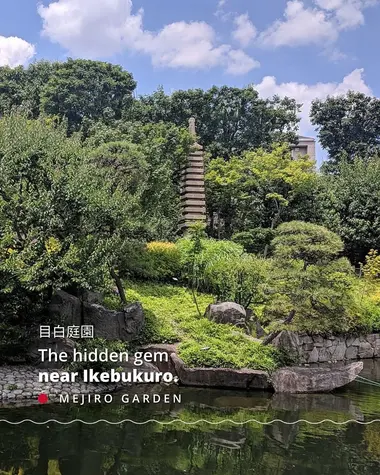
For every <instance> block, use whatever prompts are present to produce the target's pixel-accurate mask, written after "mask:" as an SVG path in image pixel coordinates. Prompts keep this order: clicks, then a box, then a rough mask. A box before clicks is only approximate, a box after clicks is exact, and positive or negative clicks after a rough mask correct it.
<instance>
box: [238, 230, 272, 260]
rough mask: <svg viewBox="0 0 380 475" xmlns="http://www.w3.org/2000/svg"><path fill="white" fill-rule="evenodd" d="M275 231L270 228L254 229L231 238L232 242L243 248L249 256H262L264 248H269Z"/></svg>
mask: <svg viewBox="0 0 380 475" xmlns="http://www.w3.org/2000/svg"><path fill="white" fill-rule="evenodd" d="M274 235H275V231H273V230H272V229H270V228H254V229H251V230H250V231H242V232H240V233H236V234H234V235H233V236H232V238H231V239H232V241H233V242H235V243H237V244H240V245H241V246H243V247H244V249H245V251H246V252H248V253H250V254H264V249H265V246H269V245H270V243H271V241H272V239H273V238H274Z"/></svg>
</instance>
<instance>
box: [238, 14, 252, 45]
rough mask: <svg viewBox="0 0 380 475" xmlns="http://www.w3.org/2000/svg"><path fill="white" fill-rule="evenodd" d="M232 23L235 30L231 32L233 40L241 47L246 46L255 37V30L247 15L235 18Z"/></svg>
mask: <svg viewBox="0 0 380 475" xmlns="http://www.w3.org/2000/svg"><path fill="white" fill-rule="evenodd" d="M234 23H235V26H236V29H235V30H234V31H233V32H232V36H233V38H234V39H235V40H236V41H237V42H238V43H240V44H241V46H242V47H246V46H248V45H249V44H250V43H251V41H252V40H253V39H254V38H255V37H256V35H257V30H256V28H255V26H254V24H253V23H252V22H251V20H250V19H249V16H248V13H246V14H245V15H239V16H237V17H236V18H235V20H234Z"/></svg>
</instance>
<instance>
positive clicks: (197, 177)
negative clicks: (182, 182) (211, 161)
mask: <svg viewBox="0 0 380 475" xmlns="http://www.w3.org/2000/svg"><path fill="white" fill-rule="evenodd" d="M204 179H205V177H204V175H203V174H200V173H194V172H191V173H186V181H187V180H201V181H204Z"/></svg>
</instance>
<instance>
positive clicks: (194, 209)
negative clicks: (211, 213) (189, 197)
mask: <svg viewBox="0 0 380 475" xmlns="http://www.w3.org/2000/svg"><path fill="white" fill-rule="evenodd" d="M182 213H183V214H184V215H187V214H201V215H205V214H206V207H205V206H203V207H202V206H185V207H184V208H182Z"/></svg>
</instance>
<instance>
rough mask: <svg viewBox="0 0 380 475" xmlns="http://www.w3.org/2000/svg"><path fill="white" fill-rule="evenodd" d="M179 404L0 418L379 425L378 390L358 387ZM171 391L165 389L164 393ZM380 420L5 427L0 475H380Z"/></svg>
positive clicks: (372, 369)
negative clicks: (326, 392) (317, 393)
mask: <svg viewBox="0 0 380 475" xmlns="http://www.w3.org/2000/svg"><path fill="white" fill-rule="evenodd" d="M362 376H365V377H368V378H370V379H372V380H376V381H379V382H380V362H376V363H375V362H373V361H368V362H366V367H365V371H364V372H363V373H362ZM180 391H181V394H182V398H183V399H182V403H181V404H171V405H170V404H169V405H160V404H156V405H145V406H142V405H139V406H135V407H133V406H122V405H120V404H116V403H114V404H112V405H106V406H104V405H101V406H98V405H95V406H92V407H89V406H86V407H82V408H80V407H77V406H75V407H73V406H72V405H71V406H70V405H66V404H61V405H46V406H29V407H11V406H3V407H1V406H0V419H3V418H5V419H7V420H10V421H20V420H22V419H25V418H32V419H33V420H35V421H45V420H47V419H51V418H54V419H57V420H60V421H71V420H73V419H76V418H81V419H83V420H85V421H88V422H91V421H96V420H98V419H107V420H109V421H120V420H122V419H133V420H134V421H145V420H147V419H151V418H155V419H157V420H159V421H162V422H169V421H171V420H173V419H174V418H179V419H181V420H183V421H186V422H188V423H191V422H195V421H197V420H198V419H206V420H208V421H211V422H214V423H217V422H219V421H222V420H223V419H226V418H227V419H232V420H233V421H236V422H243V421H246V420H248V419H256V420H258V421H261V422H270V421H272V420H273V419H282V420H283V421H286V422H289V423H290V422H293V421H296V420H298V419H306V420H308V421H312V422H318V421H321V420H322V419H331V420H333V421H336V422H344V421H347V420H349V419H355V420H360V421H362V422H368V421H371V420H374V419H380V387H379V388H378V387H374V386H369V385H365V384H362V383H352V384H351V385H350V386H348V387H347V388H345V389H344V390H341V391H339V392H335V393H334V394H324V395H307V396H303V395H300V396H288V397H284V396H278V395H272V394H268V393H245V392H236V391H219V390H194V389H181V390H180ZM166 392H167V391H166ZM379 473H380V423H379V422H376V423H373V424H371V425H359V424H357V423H355V422H351V423H349V424H347V425H334V424H332V423H329V422H326V423H324V424H321V425H314V426H313V425H310V424H307V423H304V422H301V423H298V424H293V425H286V424H284V423H282V422H274V423H273V424H270V425H260V424H258V423H253V422H252V423H247V424H244V425H234V424H232V423H228V422H225V423H222V424H215V425H210V424H207V423H205V422H200V423H196V424H194V425H189V424H184V423H180V422H177V423H175V424H171V425H161V424H158V423H154V422H153V423H149V424H146V425H135V424H132V423H130V422H126V423H124V424H118V425H109V424H107V423H104V422H102V423H98V424H96V425H84V424H82V423H80V422H75V423H74V424H71V425H66V426H63V425H58V424H56V423H54V422H51V423H49V424H48V425H41V426H37V425H34V424H31V423H24V424H22V425H19V426H11V425H8V424H6V423H0V475H5V474H12V475H32V474H33V475H77V474H78V475H119V474H120V475H121V474H128V475H177V474H192V475H206V474H207V475H208V474H215V475H240V474H260V475H267V474H268V475H269V474H270V475H280V474H281V475H282V474H284V475H285V474H286V475H287V474H294V475H313V474H322V475H329V474H331V475H355V474H358V475H359V474H360V475H375V474H376V475H379Z"/></svg>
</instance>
